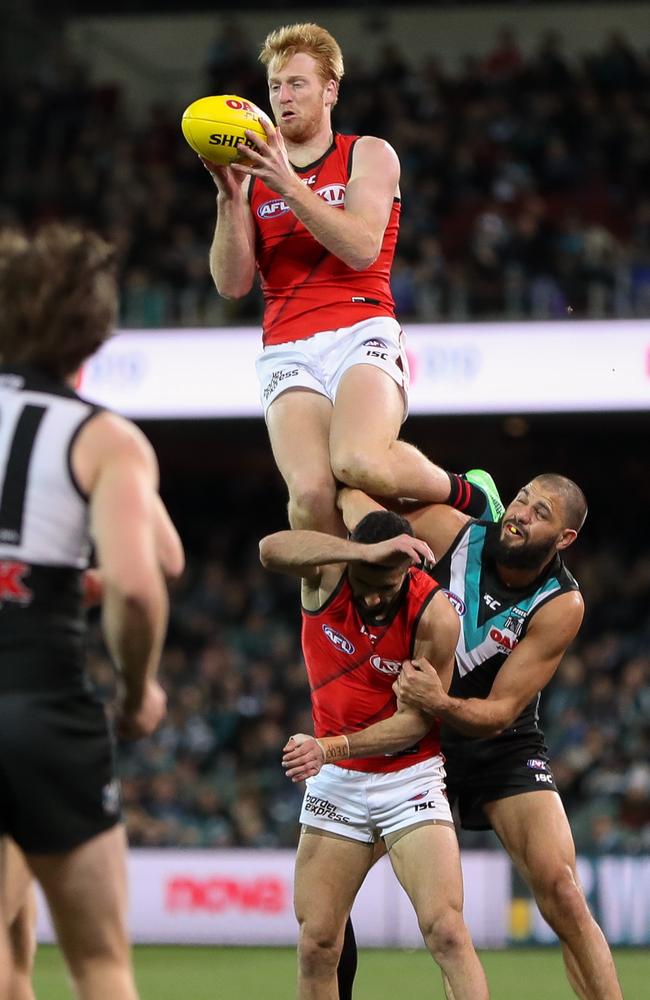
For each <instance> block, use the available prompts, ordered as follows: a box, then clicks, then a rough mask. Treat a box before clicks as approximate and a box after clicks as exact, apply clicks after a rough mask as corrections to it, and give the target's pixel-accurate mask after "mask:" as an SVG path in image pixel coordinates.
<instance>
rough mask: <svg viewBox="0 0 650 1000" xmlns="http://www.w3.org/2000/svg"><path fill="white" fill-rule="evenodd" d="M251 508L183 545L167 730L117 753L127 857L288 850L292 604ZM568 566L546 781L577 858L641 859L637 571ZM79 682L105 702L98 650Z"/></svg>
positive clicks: (647, 566) (609, 551)
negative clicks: (574, 622)
mask: <svg viewBox="0 0 650 1000" xmlns="http://www.w3.org/2000/svg"><path fill="white" fill-rule="evenodd" d="M255 495H256V494H255V492H251V493H250V494H249V495H248V497H246V496H245V494H244V493H240V495H239V497H238V500H237V505H238V507H239V508H240V510H241V511H242V512H243V511H245V512H247V513H249V514H250V518H249V520H248V530H247V531H246V530H244V529H243V527H242V528H241V530H239V529H238V528H237V527H236V526H235V529H234V530H233V528H232V524H231V522H230V519H228V526H227V527H226V526H225V523H226V522H225V519H224V520H223V521H222V520H221V519H220V518H216V519H215V520H216V521H217V523H218V524H221V525H222V526H217V527H215V522H214V521H212V522H210V521H208V520H206V521H205V523H203V524H201V525H200V530H201V535H202V537H203V543H202V546H201V548H200V549H198V548H195V547H193V546H192V542H191V540H190V548H189V555H190V558H189V569H188V572H187V574H186V577H185V579H184V581H183V582H182V584H181V586H180V588H179V589H178V590H177V591H176V592H175V594H174V599H173V602H172V622H171V629H170V635H169V640H168V644H167V647H166V651H165V654H164V657H163V663H162V679H163V683H164V686H165V688H166V690H167V693H168V697H169V714H168V717H167V720H166V721H165V723H164V724H163V726H162V728H161V729H160V730H159V732H158V733H157V734H156V736H154V737H153V739H151V740H147V741H144V742H142V743H139V744H137V745H135V746H132V747H125V748H123V749H122V753H121V757H122V759H121V766H122V774H123V791H124V803H125V810H126V817H127V822H128V829H129V836H130V840H131V843H132V844H134V845H147V846H169V845H177V844H181V845H184V846H202V847H215V846H241V847H275V846H291V845H294V844H295V842H296V840H297V835H298V822H297V817H298V815H299V809H300V801H301V794H302V791H301V788H299V787H297V786H294V785H292V784H291V783H290V782H289V781H288V780H287V779H286V778H285V776H284V774H283V772H282V769H281V767H280V756H281V749H282V746H283V745H284V743H285V742H286V740H287V738H288V736H289V735H290V734H291V733H292V732H311V731H312V724H311V716H310V711H309V690H308V686H307V681H306V675H305V668H304V665H303V662H302V657H301V652H300V615H299V606H298V605H299V597H298V588H297V584H296V583H295V582H294V581H292V580H290V579H288V578H285V577H282V576H277V575H272V574H269V573H267V572H265V571H264V570H263V569H261V567H260V565H259V560H258V553H257V544H256V541H257V535H255V536H254V537H253V535H252V534H251V530H250V525H251V524H252V523H255V524H256V526H257V524H258V523H259V520H260V515H259V514H254V513H253V512H254V510H255ZM270 524H271V522H269V525H270ZM275 526H276V527H277V523H276V524H275ZM198 529H199V526H198V525H196V524H195V526H194V530H195V532H196V531H198ZM264 530H265V529H264V526H262V525H260V528H259V532H260V533H263V531H264ZM569 563H570V566H571V569H572V571H573V572H574V574H575V575H576V576H577V578H578V579H579V581H580V583H581V585H582V587H583V590H584V592H585V598H586V604H587V617H586V620H585V623H584V625H583V628H582V630H581V633H580V636H579V639H578V641H577V642H576V643H575V644H574V646H573V647H572V649H571V650H570V653H569V654H568V655H567V656H566V657H565V659H564V661H563V663H562V665H561V667H560V669H559V671H558V674H557V676H556V678H555V680H554V682H552V684H551V686H550V687H549V689H547V691H546V692H545V694H544V696H543V697H542V706H541V707H542V722H543V725H544V727H545V729H546V733H547V738H548V743H549V745H550V748H551V756H552V761H553V768H554V772H555V775H556V778H557V781H558V785H559V787H560V788H561V791H562V795H563V799H564V802H565V805H566V807H567V810H568V813H569V817H570V820H571V823H572V826H573V829H574V832H575V835H576V841H577V846H578V848H579V849H580V850H582V851H593V852H600V851H602V852H607V853H609V852H617V851H620V852H626V853H633V854H635V853H642V852H647V851H648V850H649V849H650V765H649V764H648V761H649V760H650V725H649V722H648V720H650V655H649V654H648V650H649V649H650V614H649V611H648V609H649V607H650V605H649V603H648V593H649V592H650V555H649V554H648V553H647V552H645V553H644V552H643V551H637V552H636V554H634V552H633V551H627V550H623V549H621V548H617V549H614V548H610V547H609V546H607V545H605V544H597V545H593V546H591V545H589V544H587V545H585V544H583V541H581V543H580V546H578V547H577V548H576V553H575V555H574V554H573V553H572V557H571V559H570V560H569ZM93 673H94V676H95V678H96V679H97V680H98V682H99V683H100V686H103V687H104V688H105V690H106V691H108V690H110V689H111V688H112V685H113V672H112V668H111V667H110V664H109V662H108V661H107V660H106V659H105V657H104V655H103V653H102V651H101V649H100V648H99V647H97V648H96V652H95V655H94V657H93ZM462 837H463V842H464V843H465V844H466V845H467V846H473V847H475V846H493V845H494V844H495V843H496V841H495V840H494V838H493V835H492V834H463V835H462Z"/></svg>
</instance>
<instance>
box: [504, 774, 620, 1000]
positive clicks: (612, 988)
mask: <svg viewBox="0 0 650 1000" xmlns="http://www.w3.org/2000/svg"><path fill="white" fill-rule="evenodd" d="M485 812H486V814H487V816H488V819H489V820H490V823H491V824H492V826H493V828H494V831H495V833H496V834H497V836H498V837H499V840H500V841H501V843H502V844H503V846H504V847H505V849H506V851H507V852H508V854H509V855H510V857H511V858H512V860H513V861H514V863H515V865H516V866H517V869H518V870H519V872H520V873H521V875H522V876H523V877H524V878H525V879H526V881H527V882H528V884H529V886H530V888H531V890H532V892H533V894H534V896H535V899H536V900H537V905H538V906H539V909H540V912H541V914H542V916H543V917H544V918H545V920H546V921H547V922H548V924H549V925H550V926H551V927H552V928H553V930H554V931H555V933H556V934H557V936H558V937H559V939H560V941H561V942H562V952H563V955H564V960H565V965H566V972H567V978H568V980H569V982H570V983H571V986H572V987H573V990H574V992H575V993H576V994H577V996H579V997H581V1000H622V997H623V994H622V993H621V987H620V984H619V982H618V978H617V976H616V969H615V967H614V961H613V959H612V955H611V952H610V950H609V946H608V944H607V941H606V940H605V936H604V934H603V932H602V931H601V929H600V927H599V926H598V924H597V923H596V921H595V920H594V918H593V916H592V915H591V913H590V911H589V907H588V906H587V901H586V899H585V896H584V893H583V891H582V887H581V886H580V883H579V881H578V874H577V871H576V856H575V846H574V844H573V837H572V835H571V828H570V827H569V822H568V820H567V817H566V813H565V811H564V807H563V805H562V802H561V800H560V796H559V795H558V794H557V792H552V791H550V790H549V791H539V792H527V793H525V794H523V795H513V796H511V797H510V798H507V799H501V800H499V801H497V802H490V803H488V804H487V805H486V806H485Z"/></svg>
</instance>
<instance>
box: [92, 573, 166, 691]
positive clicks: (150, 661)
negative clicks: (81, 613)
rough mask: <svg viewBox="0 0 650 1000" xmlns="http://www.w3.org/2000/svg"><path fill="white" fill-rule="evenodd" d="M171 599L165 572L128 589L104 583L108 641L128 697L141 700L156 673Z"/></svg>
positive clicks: (105, 630) (103, 619)
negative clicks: (168, 593) (147, 682)
mask: <svg viewBox="0 0 650 1000" xmlns="http://www.w3.org/2000/svg"><path fill="white" fill-rule="evenodd" d="M168 614H169V603H168V597H167V588H166V586H165V583H164V580H163V577H162V574H161V573H160V572H159V571H158V572H157V573H152V574H151V577H150V579H149V580H148V581H147V584H146V585H143V586H137V587H134V588H132V589H130V590H128V591H124V590H121V589H118V588H117V587H115V586H112V585H110V584H107V583H105V585H104V600H103V606H102V625H103V631H104V637H105V639H106V645H107V647H108V649H109V652H110V654H111V656H112V658H113V660H114V662H115V664H116V666H117V668H118V669H119V671H120V674H121V676H122V680H123V682H124V686H125V689H126V701H127V702H131V703H132V704H136V705H137V704H138V703H139V701H140V699H141V698H142V694H143V692H144V686H145V683H146V681H147V680H149V679H152V678H154V677H155V675H156V672H157V670H158V664H159V662H160V654H161V652H162V648H163V643H164V639H165V632H166V629H167V619H168Z"/></svg>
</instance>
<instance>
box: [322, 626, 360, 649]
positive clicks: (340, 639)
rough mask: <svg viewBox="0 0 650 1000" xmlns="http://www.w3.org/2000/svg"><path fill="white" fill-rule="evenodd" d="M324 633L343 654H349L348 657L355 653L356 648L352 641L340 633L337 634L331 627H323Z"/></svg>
mask: <svg viewBox="0 0 650 1000" xmlns="http://www.w3.org/2000/svg"><path fill="white" fill-rule="evenodd" d="M323 632H324V633H325V635H326V636H327V638H328V639H329V641H330V642H331V643H332V645H334V646H336V648H337V649H340V650H341V652H342V653H347V654H348V655H350V654H351V653H354V646H353V644H352V643H351V642H350V640H349V639H346V638H345V636H344V635H341V633H340V632H337V631H336V629H335V628H332V626H331V625H323Z"/></svg>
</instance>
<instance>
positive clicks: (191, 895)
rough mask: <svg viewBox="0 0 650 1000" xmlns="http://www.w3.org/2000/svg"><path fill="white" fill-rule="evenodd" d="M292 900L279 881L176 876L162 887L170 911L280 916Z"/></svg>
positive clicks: (285, 887)
mask: <svg viewBox="0 0 650 1000" xmlns="http://www.w3.org/2000/svg"><path fill="white" fill-rule="evenodd" d="M290 901H291V892H290V888H289V886H288V885H287V883H286V882H284V881H283V880H282V879H279V878H273V877H272V876H271V877H265V876H260V877H259V878H253V879H246V878H227V877H225V876H223V877H222V876H219V875H215V876H213V877H212V878H194V877H192V876H184V875H183V876H180V875H179V876H176V877H174V878H170V879H169V880H168V882H167V884H166V886H165V909H166V910H168V911H172V912H175V913H177V912H179V911H185V912H186V913H196V912H200V911H202V910H207V911H208V912H209V913H223V912H224V911H225V910H243V911H245V912H250V911H254V910H258V911H260V912H262V913H281V912H283V911H284V910H286V909H287V907H288V906H289V905H290Z"/></svg>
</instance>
